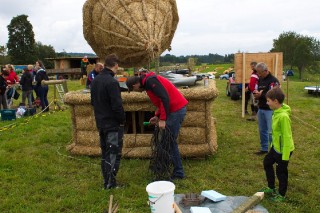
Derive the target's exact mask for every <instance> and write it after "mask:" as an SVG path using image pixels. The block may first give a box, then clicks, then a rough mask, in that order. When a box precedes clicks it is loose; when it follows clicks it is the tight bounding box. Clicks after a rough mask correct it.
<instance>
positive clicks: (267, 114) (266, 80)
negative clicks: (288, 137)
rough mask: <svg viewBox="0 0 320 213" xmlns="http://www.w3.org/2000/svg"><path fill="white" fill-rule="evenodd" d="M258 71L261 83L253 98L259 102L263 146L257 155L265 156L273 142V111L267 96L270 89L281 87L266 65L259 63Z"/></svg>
mask: <svg viewBox="0 0 320 213" xmlns="http://www.w3.org/2000/svg"><path fill="white" fill-rule="evenodd" d="M256 70H257V74H258V76H259V81H258V89H256V90H254V91H253V96H254V98H255V99H257V100H258V101H259V103H258V106H259V110H258V125H259V133H260V146H261V148H260V151H258V152H256V154H257V155H263V154H267V153H268V148H269V144H270V143H271V141H272V135H271V130H272V127H271V121H272V110H271V109H270V107H269V106H268V104H267V99H266V94H267V92H268V91H269V90H270V89H272V88H274V87H277V86H280V83H279V81H278V79H277V78H276V77H274V76H273V75H272V74H271V73H270V71H269V70H268V67H267V65H266V64H265V63H263V62H260V63H258V64H257V65H256Z"/></svg>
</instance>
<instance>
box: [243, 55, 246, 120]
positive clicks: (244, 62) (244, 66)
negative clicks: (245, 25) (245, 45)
mask: <svg viewBox="0 0 320 213" xmlns="http://www.w3.org/2000/svg"><path fill="white" fill-rule="evenodd" d="M242 63H243V64H242V118H244V114H245V98H246V97H245V95H246V94H245V90H246V88H245V84H246V82H245V81H246V54H245V53H242Z"/></svg>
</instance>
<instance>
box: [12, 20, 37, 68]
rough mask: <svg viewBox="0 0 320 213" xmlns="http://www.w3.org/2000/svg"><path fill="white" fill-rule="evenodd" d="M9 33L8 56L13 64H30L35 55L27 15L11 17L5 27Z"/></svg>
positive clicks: (32, 34) (31, 30)
mask: <svg viewBox="0 0 320 213" xmlns="http://www.w3.org/2000/svg"><path fill="white" fill-rule="evenodd" d="M7 27H8V31H9V40H8V44H7V47H8V54H9V55H10V56H11V61H12V63H13V64H30V63H34V61H35V60H36V59H37V58H36V55H35V40H34V32H33V27H32V25H31V23H30V22H29V21H28V16H27V15H19V16H16V17H13V18H12V20H11V22H10V24H9V25H8V26H7Z"/></svg>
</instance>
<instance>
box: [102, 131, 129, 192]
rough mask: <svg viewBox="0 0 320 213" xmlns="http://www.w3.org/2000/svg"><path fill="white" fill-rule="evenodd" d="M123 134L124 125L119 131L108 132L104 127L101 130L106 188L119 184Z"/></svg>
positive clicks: (103, 174)
mask: <svg viewBox="0 0 320 213" xmlns="http://www.w3.org/2000/svg"><path fill="white" fill-rule="evenodd" d="M123 134H124V132H123V126H120V128H119V131H118V132H108V131H106V130H104V129H100V130H99V136H100V148H101V173H102V176H103V179H104V188H105V189H109V188H113V187H115V186H116V185H117V183H116V175H117V173H118V171H119V167H120V160H121V151H122V146H123Z"/></svg>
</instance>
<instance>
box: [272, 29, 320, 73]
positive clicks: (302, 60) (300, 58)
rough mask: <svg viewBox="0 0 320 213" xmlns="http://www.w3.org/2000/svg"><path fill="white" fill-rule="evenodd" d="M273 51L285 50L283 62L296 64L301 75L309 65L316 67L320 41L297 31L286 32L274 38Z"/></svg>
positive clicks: (290, 64)
mask: <svg viewBox="0 0 320 213" xmlns="http://www.w3.org/2000/svg"><path fill="white" fill-rule="evenodd" d="M271 52H283V63H284V64H285V65H289V66H291V69H292V67H293V66H296V67H297V68H298V70H299V77H300V79H302V73H303V71H304V70H305V69H306V68H308V67H311V66H312V67H315V65H316V61H317V60H319V56H320V43H319V41H318V40H317V39H315V38H312V37H308V36H303V35H299V34H297V33H295V32H291V31H290V32H284V33H282V34H280V35H279V38H278V39H274V40H273V48H272V49H271Z"/></svg>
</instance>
